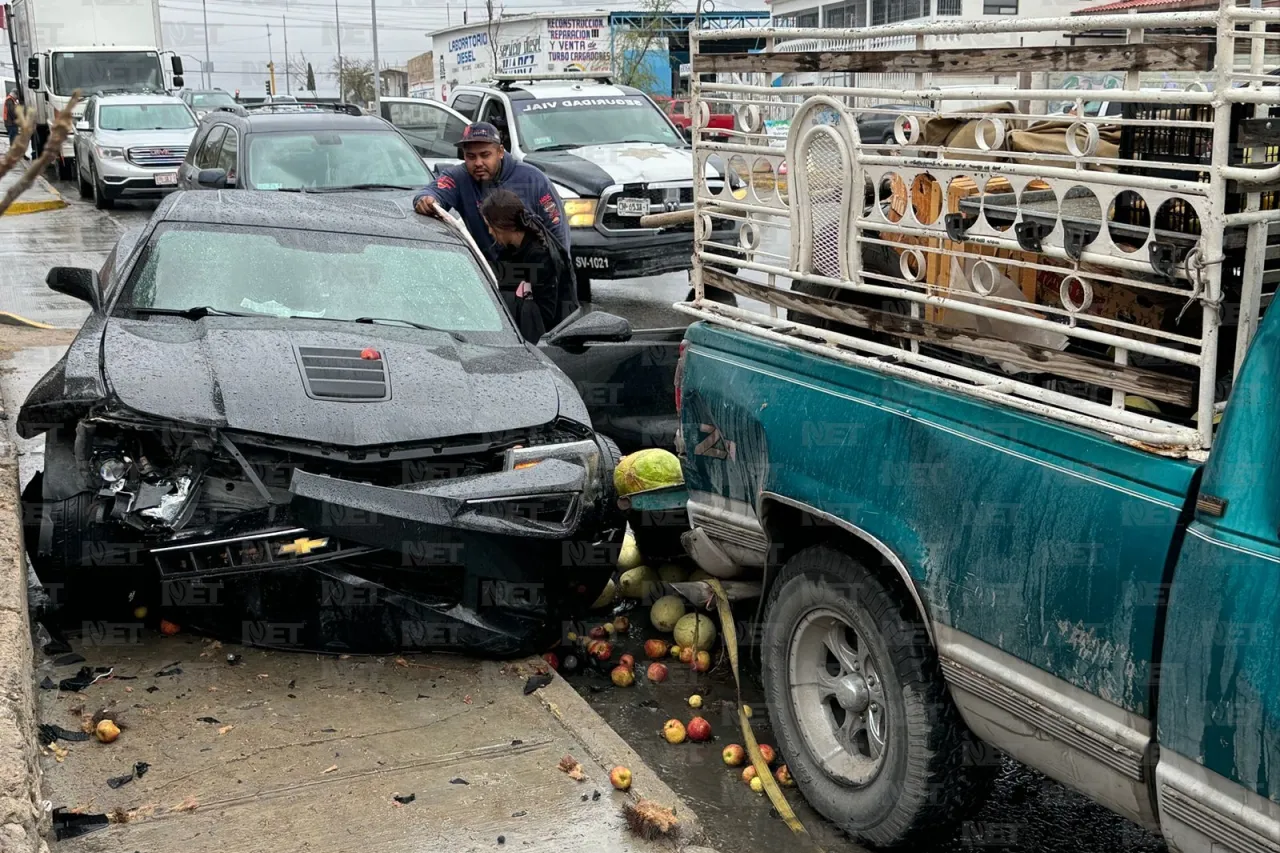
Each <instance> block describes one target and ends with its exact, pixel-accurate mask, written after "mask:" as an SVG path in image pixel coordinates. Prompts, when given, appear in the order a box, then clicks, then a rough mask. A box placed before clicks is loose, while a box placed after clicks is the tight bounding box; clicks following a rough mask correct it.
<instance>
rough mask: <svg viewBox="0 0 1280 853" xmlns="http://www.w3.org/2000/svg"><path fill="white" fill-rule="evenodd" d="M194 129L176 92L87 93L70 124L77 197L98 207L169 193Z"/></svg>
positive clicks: (188, 110) (193, 120) (174, 186)
mask: <svg viewBox="0 0 1280 853" xmlns="http://www.w3.org/2000/svg"><path fill="white" fill-rule="evenodd" d="M195 132H196V117H195V114H194V113H192V112H191V108H190V107H188V106H187V105H186V104H185V103H183V101H182V99H181V98H179V97H176V96H173V95H95V96H93V97H92V98H90V99H89V101H88V103H87V104H85V108H84V116H83V117H82V118H81V119H80V121H79V123H78V124H77V125H76V134H75V147H76V169H77V177H78V183H79V185H80V197H81V198H92V199H93V201H94V206H95V207H97V208H99V209H104V208H109V207H111V206H113V205H114V204H115V202H116V199H120V198H160V197H161V196H163V195H165V194H166V193H169V192H172V191H173V190H175V189H177V187H178V167H179V166H181V165H182V161H183V159H184V158H186V156H187V148H188V147H189V146H190V145H191V138H192V137H193V136H194V135H195Z"/></svg>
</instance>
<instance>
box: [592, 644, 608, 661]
mask: <svg viewBox="0 0 1280 853" xmlns="http://www.w3.org/2000/svg"><path fill="white" fill-rule="evenodd" d="M598 642H599V645H597V646H596V650H595V651H594V652H592V653H591V656H592V657H594V658H595V659H596V660H598V661H600V662H601V663H604V662H605V661H607V660H608V659H609V658H611V657H613V645H612V644H611V643H606V642H604V641H603V640H600V641H598Z"/></svg>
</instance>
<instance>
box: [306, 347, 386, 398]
mask: <svg viewBox="0 0 1280 853" xmlns="http://www.w3.org/2000/svg"><path fill="white" fill-rule="evenodd" d="M297 354H298V366H299V367H300V368H301V369H302V382H303V385H304V386H305V387H306V389H307V396H309V397H311V398H313V399H316V400H339V401H343V402H354V401H367V400H389V399H390V398H391V383H390V382H389V381H388V380H387V363H386V361H385V360H384V359H383V357H382V356H381V354H379V357H378V358H376V359H367V358H362V357H361V351H360V350H358V349H338V348H334V347H301V346H300V347H298V348H297Z"/></svg>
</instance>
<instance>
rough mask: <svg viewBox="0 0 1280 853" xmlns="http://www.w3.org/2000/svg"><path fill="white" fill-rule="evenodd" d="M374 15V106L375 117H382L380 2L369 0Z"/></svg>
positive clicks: (370, 9) (370, 10)
mask: <svg viewBox="0 0 1280 853" xmlns="http://www.w3.org/2000/svg"><path fill="white" fill-rule="evenodd" d="M369 12H370V13H371V14H372V15H373V104H374V115H382V66H381V65H379V64H378V0H369Z"/></svg>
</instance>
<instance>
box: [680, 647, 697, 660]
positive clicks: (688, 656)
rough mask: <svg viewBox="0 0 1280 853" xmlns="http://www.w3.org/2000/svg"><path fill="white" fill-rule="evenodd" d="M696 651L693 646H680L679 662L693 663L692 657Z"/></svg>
mask: <svg viewBox="0 0 1280 853" xmlns="http://www.w3.org/2000/svg"><path fill="white" fill-rule="evenodd" d="M697 653H698V652H697V650H695V649H694V648H693V646H681V647H680V663H688V664H691V663H693V657H694V655H696V654H697Z"/></svg>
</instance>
